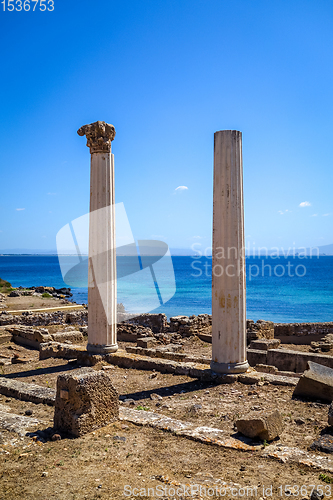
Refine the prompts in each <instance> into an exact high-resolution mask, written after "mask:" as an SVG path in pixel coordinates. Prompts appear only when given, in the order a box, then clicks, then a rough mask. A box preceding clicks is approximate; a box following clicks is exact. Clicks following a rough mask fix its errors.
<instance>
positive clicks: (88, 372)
mask: <svg viewBox="0 0 333 500" xmlns="http://www.w3.org/2000/svg"><path fill="white" fill-rule="evenodd" d="M118 417H119V401H118V393H117V391H116V389H115V388H114V387H113V385H112V382H111V379H110V377H109V376H108V375H107V374H106V373H105V371H102V370H101V371H95V370H93V369H92V368H90V369H89V368H81V369H79V370H75V371H74V372H71V373H68V374H64V375H59V376H58V379H57V395H56V402H55V411H54V428H55V429H57V430H59V431H62V432H66V433H68V434H71V435H73V436H75V437H78V436H82V435H84V434H86V433H87V432H90V431H93V430H95V429H99V428H100V427H103V426H105V425H108V424H110V423H111V422H114V421H115V420H117V419H118Z"/></svg>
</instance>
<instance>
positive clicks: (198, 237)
mask: <svg viewBox="0 0 333 500" xmlns="http://www.w3.org/2000/svg"><path fill="white" fill-rule="evenodd" d="M192 238H193V239H194V240H202V236H192Z"/></svg>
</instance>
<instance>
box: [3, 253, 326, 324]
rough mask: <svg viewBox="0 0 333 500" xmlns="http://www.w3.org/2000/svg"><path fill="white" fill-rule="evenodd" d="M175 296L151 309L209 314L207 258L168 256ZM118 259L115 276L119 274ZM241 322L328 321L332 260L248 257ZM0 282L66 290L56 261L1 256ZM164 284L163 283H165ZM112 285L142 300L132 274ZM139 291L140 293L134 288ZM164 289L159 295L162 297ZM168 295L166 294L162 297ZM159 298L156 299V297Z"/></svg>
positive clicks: (83, 294) (82, 293)
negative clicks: (245, 307)
mask: <svg viewBox="0 0 333 500" xmlns="http://www.w3.org/2000/svg"><path fill="white" fill-rule="evenodd" d="M172 263H173V268H174V274H175V283H176V293H175V294H174V296H173V297H172V298H171V299H170V300H168V301H167V302H166V303H165V304H163V305H160V306H159V307H157V308H155V309H154V310H147V311H142V312H164V313H165V314H166V315H167V316H168V317H170V316H175V315H178V314H184V315H187V316H188V315H191V314H200V313H211V272H212V268H211V259H210V258H206V257H201V258H200V259H195V258H193V257H172ZM119 266H121V257H120V258H118V261H117V267H118V275H121V269H120V267H119ZM246 269H247V318H248V319H253V320H255V321H256V320H258V319H266V320H271V321H274V322H285V323H288V322H289V323H291V322H316V321H320V322H321V321H333V257H328V256H323V257H319V258H318V257H313V258H298V257H296V258H293V257H287V258H285V257H280V258H272V257H265V258H263V257H251V258H247V259H246ZM0 277H1V278H2V279H5V280H8V281H9V282H10V283H12V285H13V286H14V287H18V286H20V285H21V286H23V287H30V286H34V285H44V286H54V287H56V288H61V287H63V286H68V285H67V284H66V283H64V281H63V278H62V275H61V270H60V266H59V262H58V257H57V256H41V255H8V256H7V255H4V256H0ZM160 277H161V281H162V282H163V283H162V285H163V287H164V288H163V289H160V291H161V295H162V297H163V293H164V292H165V290H167V289H168V287H169V289H170V290H171V289H172V279H171V278H169V275H167V273H166V274H165V276H163V269H162V270H160V271H159V277H156V279H157V281H159V278H160ZM168 280H169V281H170V282H169V281H168ZM121 281H122V280H119V283H118V302H123V303H124V305H125V307H126V301H128V300H130V299H133V297H134V298H135V297H139V296H140V294H141V295H142V287H141V285H140V280H138V277H137V275H135V274H133V279H132V278H131V276H128V277H127V280H126V282H125V283H121ZM140 287H141V288H140ZM163 290H164V292H163ZM72 292H73V300H75V301H76V302H78V303H86V302H87V288H86V287H85V286H83V287H73V288H72ZM167 295H168V294H166V296H167ZM160 298H161V297H160Z"/></svg>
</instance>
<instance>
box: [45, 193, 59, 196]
mask: <svg viewBox="0 0 333 500" xmlns="http://www.w3.org/2000/svg"><path fill="white" fill-rule="evenodd" d="M47 194H48V195H49V196H55V195H56V194H57V193H47Z"/></svg>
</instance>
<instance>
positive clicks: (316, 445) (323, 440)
mask: <svg viewBox="0 0 333 500" xmlns="http://www.w3.org/2000/svg"><path fill="white" fill-rule="evenodd" d="M309 448H310V450H318V451H323V452H324V453H333V436H331V434H323V435H321V436H319V438H318V439H316V441H314V442H313V443H312V445H311V446H310V447H309Z"/></svg>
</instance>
